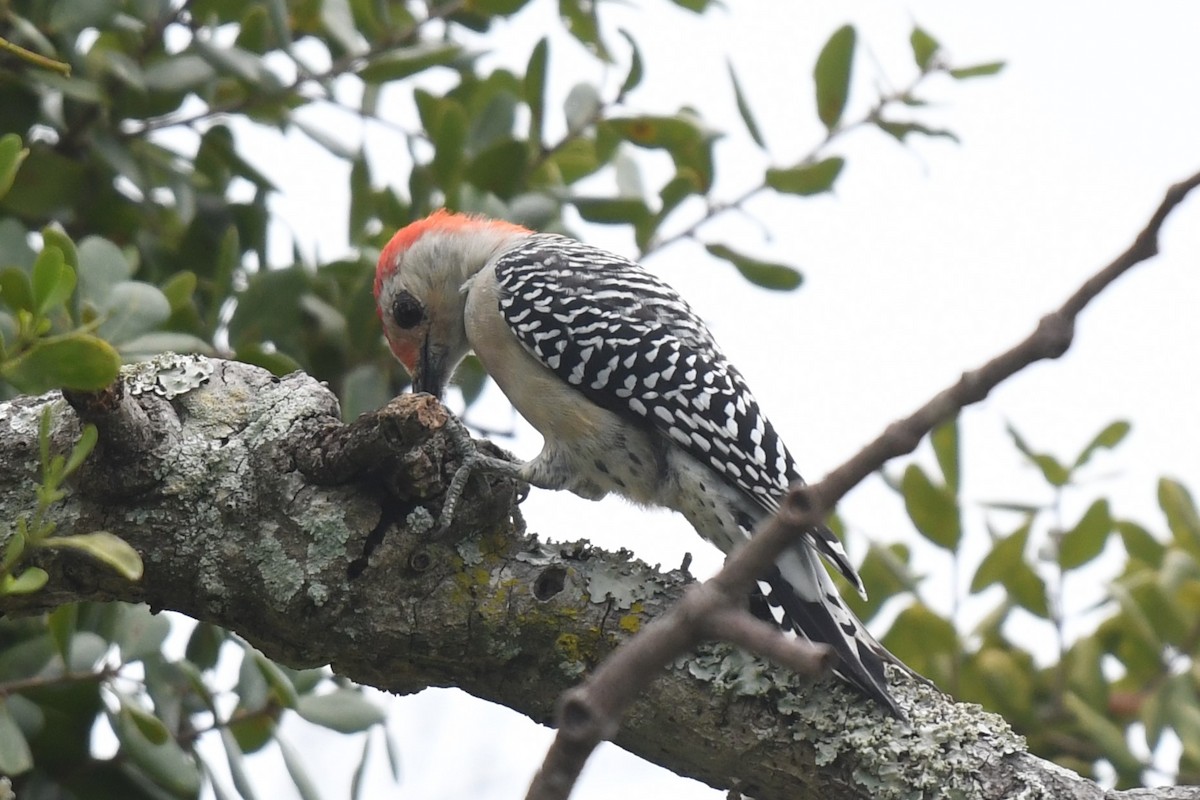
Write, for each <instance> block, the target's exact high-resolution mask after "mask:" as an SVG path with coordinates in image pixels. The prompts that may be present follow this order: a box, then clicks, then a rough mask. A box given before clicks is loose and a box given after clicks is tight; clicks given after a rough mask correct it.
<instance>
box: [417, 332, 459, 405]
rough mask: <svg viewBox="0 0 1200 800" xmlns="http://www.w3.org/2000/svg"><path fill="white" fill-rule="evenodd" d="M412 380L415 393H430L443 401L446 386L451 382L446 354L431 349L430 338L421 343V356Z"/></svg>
mask: <svg viewBox="0 0 1200 800" xmlns="http://www.w3.org/2000/svg"><path fill="white" fill-rule="evenodd" d="M412 379H413V381H412V385H413V391H414V392H428V393H429V394H431V395H433V396H434V397H436V398H437V399H438V400H441V399H442V395H443V394H445V392H446V384H447V383H449V382H450V375H449V370H448V369H447V366H446V354H445V353H444V352H443V351H442V350H441V349H439V348H435V347H430V346H429V339H428V338H426V339H425V340H424V341H423V342H422V343H421V354H420V356H419V357H418V358H417V368H416V371H415V372H414V373H413V376H412Z"/></svg>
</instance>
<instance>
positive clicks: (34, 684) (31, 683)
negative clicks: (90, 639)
mask: <svg viewBox="0 0 1200 800" xmlns="http://www.w3.org/2000/svg"><path fill="white" fill-rule="evenodd" d="M116 674H117V671H116V670H115V669H112V668H111V667H102V668H101V669H98V670H96V671H95V672H64V673H63V674H61V675H35V676H33V677H32V678H21V679H19V680H15V681H5V682H3V683H0V699H3V698H5V697H8V696H9V695H12V694H17V693H19V692H27V691H29V690H31V689H45V688H46V687H48V686H65V685H67V684H70V683H102V682H104V681H106V680H108V679H109V678H112V677H114V676H116Z"/></svg>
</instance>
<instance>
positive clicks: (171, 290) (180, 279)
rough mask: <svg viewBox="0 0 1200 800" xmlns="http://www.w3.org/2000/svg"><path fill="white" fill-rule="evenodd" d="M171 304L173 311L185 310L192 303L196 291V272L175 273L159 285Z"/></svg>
mask: <svg viewBox="0 0 1200 800" xmlns="http://www.w3.org/2000/svg"><path fill="white" fill-rule="evenodd" d="M158 288H159V291H161V292H162V293H163V297H165V298H167V303H168V304H169V305H170V306H171V313H173V314H174V313H177V312H179V311H183V310H184V309H186V308H187V307H188V306H190V305H191V303H192V297H193V295H195V293H196V273H194V272H190V271H184V272H176V273H173V274H172V275H171V276H170V277H169V278H167V279H166V280H165V281H163V282H162V284H161V285H160V286H159V287H158Z"/></svg>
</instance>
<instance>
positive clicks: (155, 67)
mask: <svg viewBox="0 0 1200 800" xmlns="http://www.w3.org/2000/svg"><path fill="white" fill-rule="evenodd" d="M216 77H217V71H216V70H215V69H213V68H212V65H211V64H209V63H208V62H207V61H205V60H204V59H203V58H201V57H200V56H198V55H196V54H195V53H180V54H178V55H174V56H169V57H167V58H163V59H161V60H159V61H156V62H154V63H152V64H150V65H148V66H147V67H146V68H145V70H144V71H143V72H142V81H143V82H144V83H145V85H146V88H147V89H148V90H150V91H152V92H164V93H168V94H171V93H175V92H187V91H191V90H192V89H199V88H200V87H202V86H203V85H204V84H206V83H208V82H209V81H212V80H214V79H215V78H216Z"/></svg>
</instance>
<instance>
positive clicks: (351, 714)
mask: <svg viewBox="0 0 1200 800" xmlns="http://www.w3.org/2000/svg"><path fill="white" fill-rule="evenodd" d="M296 713H298V714H299V715H300V716H301V717H303V718H304V719H306V720H308V721H309V722H311V723H313V724H314V725H320V726H321V727H323V728H329V729H330V730H334V731H337V732H338V733H358V732H359V731H365V730H366V729H367V728H369V727H371V726H372V725H379V724H382V723H383V721H384V720H385V719H386V718H387V715H386V714H385V713H384V711H383V709H382V708H380V707H379V706H377V705H375V704H374V703H372V702H371V701H370V700H368V699H367V698H366V697H365V696H364V695H363V693H362V692H358V691H354V690H353V689H335V690H334V691H332V692H330V693H328V694H306V695H303V696H301V697H300V699H299V701H298V702H297V703H296Z"/></svg>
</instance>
